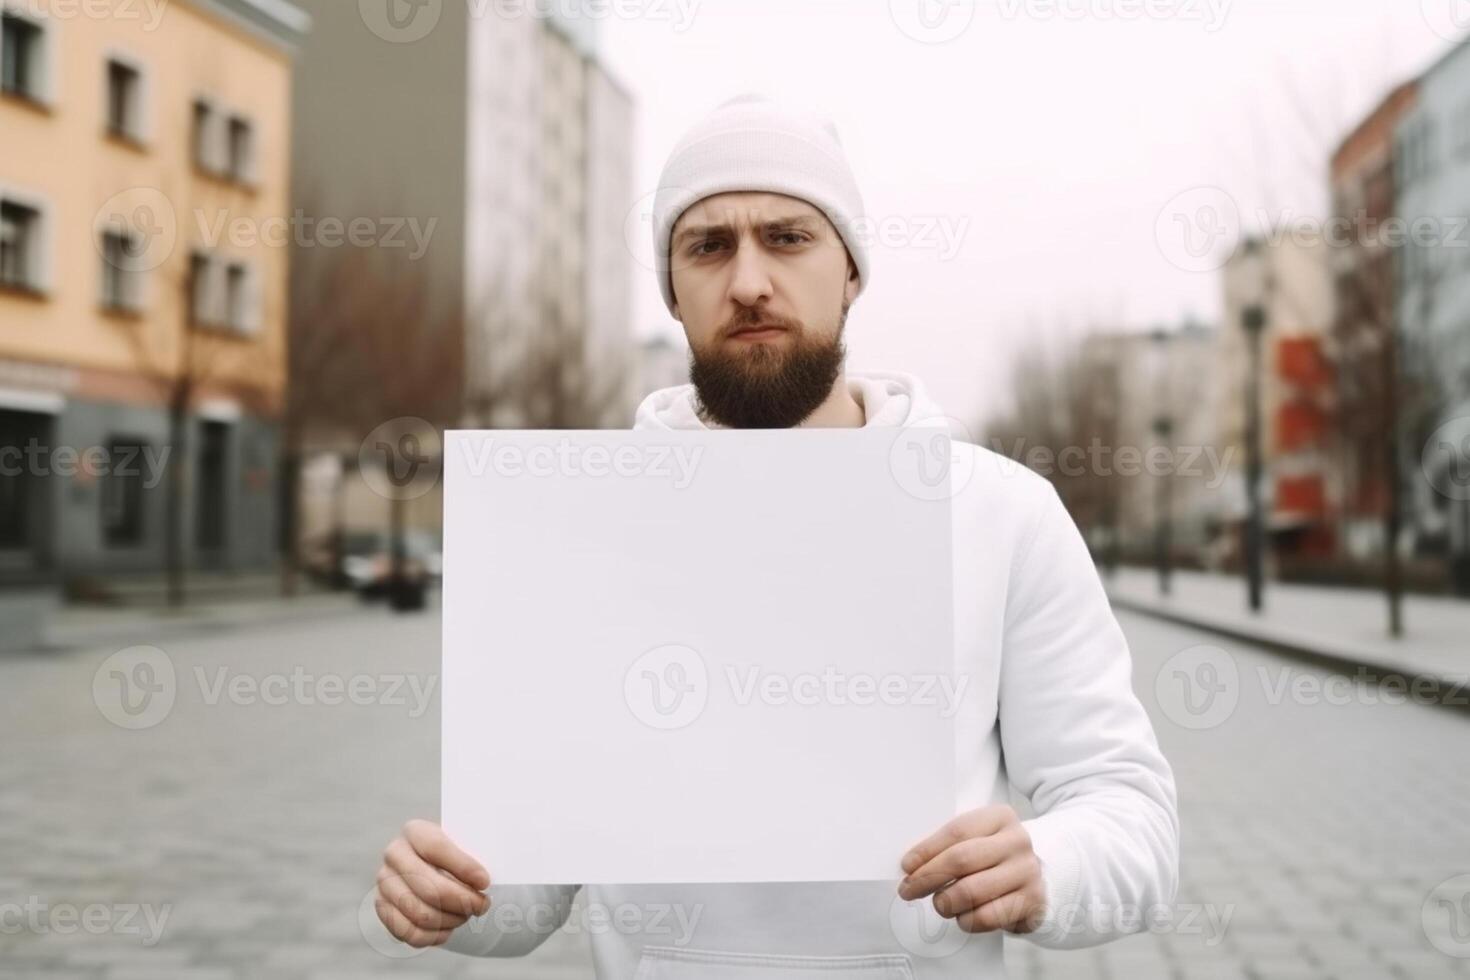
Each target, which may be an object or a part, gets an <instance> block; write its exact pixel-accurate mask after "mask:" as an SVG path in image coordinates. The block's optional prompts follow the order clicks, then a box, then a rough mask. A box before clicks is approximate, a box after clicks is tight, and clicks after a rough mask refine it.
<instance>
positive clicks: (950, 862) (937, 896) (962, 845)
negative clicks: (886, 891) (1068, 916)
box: [898, 804, 1046, 933]
mask: <svg viewBox="0 0 1470 980" xmlns="http://www.w3.org/2000/svg"><path fill="white" fill-rule="evenodd" d="M901 864H902V867H903V870H904V873H905V874H906V875H907V876H908V877H906V878H904V879H903V881H901V882H899V884H898V894H899V897H900V898H902V899H904V900H905V901H913V900H914V899H916V898H923V897H924V896H925V895H933V896H934V910H935V911H936V912H938V913H939V914H940V915H942V916H944V917H945V918H946V919H955V920H956V921H957V922H958V923H959V926H960V928H961V929H963V930H964V931H965V932H991V931H992V930H995V929H1005V930H1006V931H1007V932H1013V933H1026V932H1030V931H1032V930H1033V929H1035V928H1036V927H1037V926H1039V925H1040V924H1041V921H1042V918H1043V916H1044V915H1045V914H1046V883H1045V881H1044V880H1043V879H1042V876H1041V859H1040V858H1038V857H1037V856H1036V853H1035V852H1034V851H1032V850H1031V835H1030V834H1028V833H1027V832H1026V828H1025V827H1023V826H1022V825H1021V819H1020V817H1018V816H1017V815H1016V811H1015V810H1014V809H1012V808H1011V807H1009V806H1005V805H1004V804H997V805H995V806H987V807H983V808H981V809H979V810H971V811H970V812H968V813H962V814H960V815H959V816H957V817H955V818H954V819H953V820H951V821H950V822H949V823H947V824H945V825H944V826H943V827H941V828H940V829H939V830H938V831H937V832H935V833H934V834H933V835H931V836H930V837H928V838H927V839H925V840H924V841H922V842H921V843H919V844H917V845H915V846H914V847H913V848H912V849H910V851H909V852H908V853H907V854H905V855H904V857H903V861H902V862H901Z"/></svg>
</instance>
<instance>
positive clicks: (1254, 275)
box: [1238, 239, 1271, 612]
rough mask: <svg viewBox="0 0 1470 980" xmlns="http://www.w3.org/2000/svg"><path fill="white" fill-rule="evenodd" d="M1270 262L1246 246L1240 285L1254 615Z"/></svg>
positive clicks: (1248, 572)
mask: <svg viewBox="0 0 1470 980" xmlns="http://www.w3.org/2000/svg"><path fill="white" fill-rule="evenodd" d="M1266 261H1267V256H1266V254H1265V247H1264V245H1263V244H1262V242H1261V241H1260V240H1259V239H1250V240H1249V241H1247V242H1245V244H1244V246H1243V252H1242V254H1241V258H1240V278H1239V280H1238V282H1239V283H1240V284H1241V286H1242V287H1243V288H1242V295H1243V296H1244V297H1245V300H1246V302H1245V306H1244V308H1243V309H1242V311H1241V317H1240V321H1241V326H1242V327H1244V328H1245V333H1246V341H1247V346H1248V348H1249V354H1250V364H1249V367H1248V368H1247V372H1246V385H1245V454H1246V464H1245V500H1246V525H1245V576H1246V587H1247V590H1248V594H1249V600H1250V609H1251V612H1260V611H1261V578H1262V574H1261V562H1262V558H1263V551H1264V534H1265V532H1264V529H1263V524H1264V519H1263V517H1262V514H1261V470H1262V468H1263V467H1262V462H1261V335H1262V334H1264V333H1265V331H1266V320H1267V314H1266V301H1267V296H1266V294H1267V292H1268V290H1269V289H1270V286H1271V283H1270V273H1269V271H1268V270H1267V268H1266Z"/></svg>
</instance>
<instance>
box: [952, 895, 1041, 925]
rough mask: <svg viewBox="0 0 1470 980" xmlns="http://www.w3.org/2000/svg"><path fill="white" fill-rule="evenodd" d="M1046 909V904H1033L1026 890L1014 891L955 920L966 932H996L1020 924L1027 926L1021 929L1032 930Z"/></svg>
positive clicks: (961, 914) (964, 913)
mask: <svg viewBox="0 0 1470 980" xmlns="http://www.w3.org/2000/svg"><path fill="white" fill-rule="evenodd" d="M1045 911H1046V909H1045V906H1041V905H1033V903H1032V902H1031V901H1030V898H1029V896H1028V895H1027V894H1026V892H1024V891H1014V892H1011V893H1010V894H1008V895H1002V896H1000V897H999V898H995V899H991V900H990V901H988V902H986V903H985V904H984V905H981V906H980V907H979V908H975V909H971V910H970V911H969V912H962V913H960V915H959V916H958V917H957V918H956V919H955V922H956V923H958V924H959V927H960V929H961V930H962V931H964V932H994V931H995V930H997V929H1015V928H1016V927H1018V926H1026V927H1027V928H1026V929H1025V930H1021V931H1030V930H1031V929H1034V928H1035V927H1036V926H1037V925H1039V924H1040V917H1041V916H1042V915H1043V914H1044V913H1045ZM1033 919H1034V920H1035V921H1032V920H1033Z"/></svg>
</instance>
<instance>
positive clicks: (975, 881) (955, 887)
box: [934, 861, 1032, 919]
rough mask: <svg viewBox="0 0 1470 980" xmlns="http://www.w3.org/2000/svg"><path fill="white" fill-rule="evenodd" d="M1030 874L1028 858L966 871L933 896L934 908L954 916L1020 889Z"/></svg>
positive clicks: (950, 917)
mask: <svg viewBox="0 0 1470 980" xmlns="http://www.w3.org/2000/svg"><path fill="white" fill-rule="evenodd" d="M1031 874H1032V871H1031V868H1030V866H1029V864H1028V862H1025V861H1003V862H1001V863H1000V864H998V865H996V866H995V867H993V868H991V869H989V870H988V871H982V872H980V873H979V874H972V875H965V876H964V877H963V878H960V879H959V880H958V881H956V882H954V883H953V884H952V885H950V886H949V887H948V888H945V889H943V890H942V891H940V892H939V893H938V894H936V895H935V896H934V911H936V912H938V913H939V914H940V915H942V916H943V917H944V918H946V919H953V918H955V917H956V916H958V915H961V914H963V913H965V912H970V911H973V910H975V909H978V908H979V907H980V906H982V905H984V904H985V903H987V902H993V901H995V900H996V899H998V898H1002V897H1003V896H1006V895H1009V894H1010V893H1011V892H1014V891H1018V890H1020V889H1021V888H1022V887H1023V886H1024V885H1025V884H1026V882H1027V881H1029V880H1030V878H1031Z"/></svg>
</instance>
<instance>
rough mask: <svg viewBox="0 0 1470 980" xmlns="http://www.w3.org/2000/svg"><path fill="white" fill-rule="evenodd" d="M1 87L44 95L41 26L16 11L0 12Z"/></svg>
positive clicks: (17, 92) (36, 96)
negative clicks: (0, 13)
mask: <svg viewBox="0 0 1470 980" xmlns="http://www.w3.org/2000/svg"><path fill="white" fill-rule="evenodd" d="M0 91H5V92H9V93H11V94H12V95H20V96H24V97H25V98H28V99H40V98H41V28H40V27H38V26H37V25H35V24H33V23H31V22H30V21H28V20H26V19H24V18H22V17H18V16H16V15H15V14H4V15H0Z"/></svg>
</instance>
